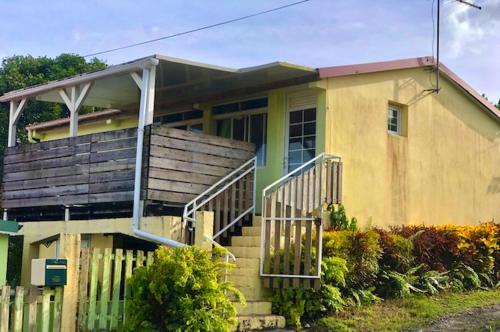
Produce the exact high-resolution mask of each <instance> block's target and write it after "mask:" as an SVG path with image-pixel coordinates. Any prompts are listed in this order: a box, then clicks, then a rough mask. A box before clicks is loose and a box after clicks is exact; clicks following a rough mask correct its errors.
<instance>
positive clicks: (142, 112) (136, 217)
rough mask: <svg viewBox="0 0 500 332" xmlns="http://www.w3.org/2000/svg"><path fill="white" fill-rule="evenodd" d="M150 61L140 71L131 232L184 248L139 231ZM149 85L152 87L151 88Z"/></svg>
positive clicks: (153, 65)
mask: <svg viewBox="0 0 500 332" xmlns="http://www.w3.org/2000/svg"><path fill="white" fill-rule="evenodd" d="M154 60H155V61H153V59H151V64H150V65H149V66H148V67H145V68H144V69H143V70H142V86H141V87H140V88H141V103H140V107H139V124H138V126H137V148H136V156H135V179H134V207H133V216H132V231H133V233H134V235H136V236H138V237H141V238H144V239H147V240H151V241H154V242H157V243H162V244H165V245H168V246H171V247H184V246H186V245H185V244H184V243H181V242H177V241H174V240H172V239H169V238H165V237H162V236H159V235H156V234H152V233H149V232H146V231H143V230H141V229H140V225H141V216H142V209H141V177H142V152H143V144H144V127H145V124H146V121H147V118H148V117H147V115H148V111H150V110H151V111H152V109H153V107H154V98H150V97H151V96H150V93H151V92H150V89H154V88H155V87H154V84H155V82H154V78H155V75H154V74H153V75H151V72H152V71H153V70H156V66H157V65H158V63H159V61H158V60H157V59H154ZM151 83H152V84H153V87H151V86H150V85H151Z"/></svg>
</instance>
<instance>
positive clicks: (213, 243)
mask: <svg viewBox="0 0 500 332" xmlns="http://www.w3.org/2000/svg"><path fill="white" fill-rule="evenodd" d="M203 239H204V240H205V241H207V242H208V243H210V244H212V245H214V246H216V247H218V248H222V249H224V250H225V253H224V254H225V256H226V264H229V257H231V259H232V260H233V262H236V256H235V255H234V254H233V253H232V252H230V251H229V250H227V248H225V247H223V246H221V245H220V244H218V243H217V242H215V241H214V240H212V239H211V238H210V236H207V235H203ZM228 276H229V271H228V269H227V266H226V268H225V269H224V282H226V281H227V278H228Z"/></svg>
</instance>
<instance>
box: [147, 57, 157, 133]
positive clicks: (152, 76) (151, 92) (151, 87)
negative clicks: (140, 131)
mask: <svg viewBox="0 0 500 332" xmlns="http://www.w3.org/2000/svg"><path fill="white" fill-rule="evenodd" d="M147 88H148V100H147V105H148V106H147V107H148V108H147V116H146V126H147V125H150V124H153V116H154V111H155V89H156V66H152V67H149V84H148V86H147Z"/></svg>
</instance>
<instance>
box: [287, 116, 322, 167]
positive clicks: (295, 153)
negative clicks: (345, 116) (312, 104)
mask: <svg viewBox="0 0 500 332" xmlns="http://www.w3.org/2000/svg"><path fill="white" fill-rule="evenodd" d="M315 155H316V108H308V109H305V110H297V111H292V112H290V114H289V130H288V163H287V164H288V172H291V171H293V170H294V169H296V168H297V167H299V166H301V165H302V164H304V163H306V162H308V161H309V160H311V159H313V158H314V156H315Z"/></svg>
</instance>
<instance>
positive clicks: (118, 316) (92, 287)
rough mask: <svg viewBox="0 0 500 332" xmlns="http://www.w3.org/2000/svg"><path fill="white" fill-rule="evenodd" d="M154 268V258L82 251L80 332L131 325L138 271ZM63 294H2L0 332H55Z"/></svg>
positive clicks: (47, 291) (20, 290) (6, 290)
mask: <svg viewBox="0 0 500 332" xmlns="http://www.w3.org/2000/svg"><path fill="white" fill-rule="evenodd" d="M152 262H153V252H144V251H140V250H139V251H136V252H135V253H134V252H133V251H132V250H127V251H125V252H124V251H123V250H122V249H116V250H114V252H113V251H112V250H111V249H109V248H107V249H104V250H100V249H99V248H94V249H92V250H89V249H82V250H81V253H80V270H79V280H80V282H79V284H78V287H79V289H78V294H77V296H78V303H77V305H78V309H77V317H75V319H76V321H77V327H76V329H77V330H78V331H115V330H117V329H118V327H119V325H121V324H122V323H123V321H124V320H125V319H126V317H125V310H124V308H125V302H126V295H127V285H126V281H127V279H128V278H130V277H131V276H132V274H133V271H134V269H135V268H137V267H141V266H147V265H150V264H151V263H152ZM63 305H64V300H63V288H62V287H58V288H48V287H47V288H43V289H37V288H30V289H29V291H28V290H26V289H25V288H24V287H16V289H15V290H14V289H11V287H10V286H4V287H3V288H2V293H1V298H0V332H9V331H13V332H21V331H22V332H25V331H29V332H32V331H34V332H49V331H56V332H57V331H62V330H64V329H63V328H62V327H61V325H62V321H61V317H62V308H63Z"/></svg>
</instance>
